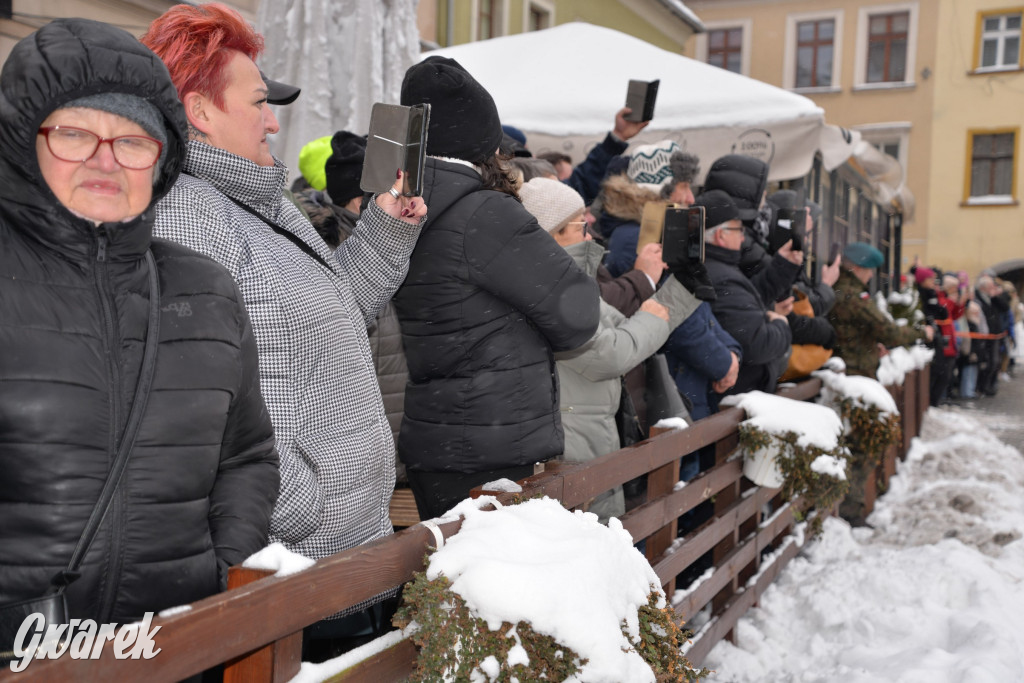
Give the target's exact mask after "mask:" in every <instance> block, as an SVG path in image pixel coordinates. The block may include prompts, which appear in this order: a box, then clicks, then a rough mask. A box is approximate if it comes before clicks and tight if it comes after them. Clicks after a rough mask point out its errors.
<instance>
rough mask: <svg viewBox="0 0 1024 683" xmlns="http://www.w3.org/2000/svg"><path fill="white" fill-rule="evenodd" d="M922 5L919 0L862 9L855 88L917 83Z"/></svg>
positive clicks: (858, 24) (859, 12) (855, 60)
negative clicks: (919, 13) (918, 40)
mask: <svg viewBox="0 0 1024 683" xmlns="http://www.w3.org/2000/svg"><path fill="white" fill-rule="evenodd" d="M918 7H919V4H918V2H916V0H915V1H914V2H902V3H898V4H892V5H867V6H864V7H861V8H860V9H859V10H858V12H857V44H856V55H855V57H854V74H853V89H854V90H885V89H891V88H911V87H913V86H914V69H915V66H914V65H915V63H916V55H917V22H918V18H917V17H918ZM837 30H838V29H837ZM836 54H839V52H838V51H837V52H836Z"/></svg>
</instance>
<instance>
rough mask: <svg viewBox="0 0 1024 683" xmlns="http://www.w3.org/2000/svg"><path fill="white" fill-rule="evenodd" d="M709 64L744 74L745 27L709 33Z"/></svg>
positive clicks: (722, 29)
mask: <svg viewBox="0 0 1024 683" xmlns="http://www.w3.org/2000/svg"><path fill="white" fill-rule="evenodd" d="M708 64H711V65H712V66H717V67H719V68H720V69H725V70H727V71H732V72H733V73H737V74H739V73H743V27H741V26H735V27H732V28H720V29H714V30H712V31H708Z"/></svg>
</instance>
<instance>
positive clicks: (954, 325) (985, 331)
mask: <svg viewBox="0 0 1024 683" xmlns="http://www.w3.org/2000/svg"><path fill="white" fill-rule="evenodd" d="M910 276H911V277H912V278H913V280H914V285H913V286H914V291H913V292H911V295H912V296H910V297H909V298H910V300H911V301H912V304H911V310H910V316H911V318H915V317H916V318H917V319H918V320H919V321H922V322H923V323H924V324H926V325H932V326H934V328H935V330H936V334H935V338H934V339H933V340H932V346H933V348H934V350H935V356H934V358H933V360H932V367H931V387H930V391H929V403H930V405H932V406H939V405H943V404H945V403H949V402H963V401H970V400H973V399H976V398H980V397H987V396H995V395H996V394H997V393H998V391H999V381H1000V380H1001V379H1003V380H1005V379H1009V373H1010V371H1011V366H1012V365H1013V363H1014V358H1013V356H1014V355H1015V354H1014V351H1015V349H1016V348H1017V345H1018V344H1019V343H1020V340H1018V339H1017V326H1016V324H1017V322H1019V321H1020V320H1021V319H1022V316H1024V306H1022V305H1021V301H1020V297H1019V295H1018V293H1017V289H1016V287H1014V285H1013V283H1012V282H1009V281H1006V280H1001V279H999V278H997V277H996V276H995V275H994V274H992V273H990V272H986V273H982V274H981V276H980V277H979V278H978V280H977V282H976V283H975V285H974V286H973V287H972V286H971V283H970V279H969V277H968V275H967V273H965V272H962V271H960V272H956V273H953V272H949V271H944V270H943V269H941V268H939V267H938V266H932V267H925V266H922V265H920V264H918V263H915V264H914V266H913V267H911V269H910ZM896 298H898V297H896ZM904 312H905V311H904Z"/></svg>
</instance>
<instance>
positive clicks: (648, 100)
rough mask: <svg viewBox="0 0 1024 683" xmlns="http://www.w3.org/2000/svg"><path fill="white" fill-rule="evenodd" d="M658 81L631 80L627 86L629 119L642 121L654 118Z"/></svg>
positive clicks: (627, 118) (627, 116) (635, 121)
mask: <svg viewBox="0 0 1024 683" xmlns="http://www.w3.org/2000/svg"><path fill="white" fill-rule="evenodd" d="M659 83H661V81H660V80H657V81H634V80H631V81H630V82H629V85H628V86H627V88H626V106H627V107H629V108H630V110H631V111H630V112H629V114H627V115H626V117H625V118H626V120H627V121H632V122H634V123H642V122H643V121H650V120H651V119H653V118H654V103H655V102H656V101H657V99H658V84H659Z"/></svg>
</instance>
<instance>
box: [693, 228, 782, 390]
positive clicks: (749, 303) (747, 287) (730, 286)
mask: <svg viewBox="0 0 1024 683" xmlns="http://www.w3.org/2000/svg"><path fill="white" fill-rule="evenodd" d="M705 253H706V254H707V262H706V265H707V269H708V277H710V278H711V282H712V284H714V286H715V294H716V295H717V298H716V299H715V301H713V302H712V304H711V310H712V312H713V313H714V314H715V317H716V318H717V319H718V322H719V323H720V324H721V325H722V327H723V328H724V329H725V331H726V332H728V333H729V334H731V335H732V336H733V338H734V339H735V340H736V341H738V342H739V343H740V345H741V346H742V347H743V361H742V363H741V365H740V374H739V378H738V379H737V380H736V384H735V385H733V387H732V389H730V390H729V391H728V392H727V393H730V394H741V393H743V392H746V391H753V390H755V389H757V390H760V391H768V392H771V391H774V390H775V380H776V379H777V377H778V375H775V376H773V375H774V372H775V368H774V365H776V364H778V363H779V362H780V359H782V358H784V357H785V355H786V353H787V352H788V351H789V347H790V345H791V344H792V343H793V336H792V332H791V331H790V329H789V325H787V324H786V323H785V322H784V321H782V320H773V321H770V322H769V320H768V318H767V317H766V315H765V311H766V310H767V308H766V306H765V304H764V302H763V301H762V300H761V297H760V295H759V294H758V293H757V289H756V288H755V287H754V285H753V284H752V283H751V282H750V280H748V279H747V278H746V276H745V275H743V273H742V272H740V269H739V261H740V252H739V251H733V250H731V249H725V248H723V247H719V246H716V245H713V244H709V245H707V246H706V247H705ZM783 369H785V367H784V366H783ZM779 374H781V372H780V373H779Z"/></svg>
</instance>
